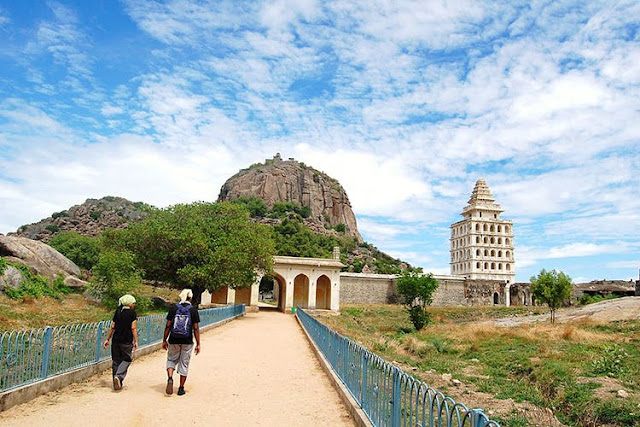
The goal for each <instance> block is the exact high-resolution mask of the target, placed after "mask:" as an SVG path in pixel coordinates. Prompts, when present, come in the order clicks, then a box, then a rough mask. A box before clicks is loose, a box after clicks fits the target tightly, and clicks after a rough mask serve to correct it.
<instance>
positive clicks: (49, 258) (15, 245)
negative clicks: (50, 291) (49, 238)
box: [0, 234, 86, 290]
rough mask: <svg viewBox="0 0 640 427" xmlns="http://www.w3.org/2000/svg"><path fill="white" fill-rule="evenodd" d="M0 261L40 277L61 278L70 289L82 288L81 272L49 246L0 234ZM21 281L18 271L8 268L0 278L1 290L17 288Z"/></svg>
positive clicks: (83, 283) (84, 283)
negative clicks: (22, 267)
mask: <svg viewBox="0 0 640 427" xmlns="http://www.w3.org/2000/svg"><path fill="white" fill-rule="evenodd" d="M0 257H2V259H3V260H5V261H8V262H12V263H16V264H20V265H24V266H26V267H28V268H29V270H31V271H32V272H34V273H36V274H39V275H40V276H42V277H44V278H46V279H49V280H55V279H56V278H57V277H58V276H62V278H63V279H64V283H65V285H67V286H70V287H80V288H81V287H84V286H85V285H86V282H84V281H83V280H81V279H80V275H81V271H80V268H79V267H78V266H77V265H75V264H74V263H73V262H71V261H70V260H69V259H67V258H66V257H65V256H64V255H62V254H61V253H60V252H58V251H56V250H55V249H53V248H52V247H51V246H49V245H47V244H45V243H42V242H39V241H37V240H31V239H28V238H25V237H18V236H4V235H2V234H0ZM22 280H23V277H22V274H21V272H20V270H18V269H17V268H15V267H13V266H10V265H9V266H7V267H6V268H4V271H2V274H0V290H2V289H3V288H4V287H5V286H7V287H11V288H17V287H19V286H20V284H21V282H22Z"/></svg>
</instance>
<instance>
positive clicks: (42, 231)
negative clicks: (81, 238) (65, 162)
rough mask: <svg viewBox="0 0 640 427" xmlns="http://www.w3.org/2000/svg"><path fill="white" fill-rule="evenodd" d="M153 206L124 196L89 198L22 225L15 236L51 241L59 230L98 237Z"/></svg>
mask: <svg viewBox="0 0 640 427" xmlns="http://www.w3.org/2000/svg"><path fill="white" fill-rule="evenodd" d="M151 209H153V208H152V207H151V206H149V205H147V204H145V203H142V202H131V201H129V200H127V199H123V198H122V197H113V196H107V197H103V198H102V199H87V200H86V201H85V202H84V203H82V204H81V205H76V206H72V207H71V208H69V209H67V210H64V211H61V212H56V213H54V214H53V215H51V216H50V217H49V218H45V219H43V220H41V221H39V222H37V223H34V224H29V225H23V226H22V227H20V228H19V229H18V231H17V232H16V233H12V234H13V235H17V236H22V237H27V238H29V239H33V240H42V241H44V242H48V241H49V240H50V239H51V238H52V237H53V236H54V235H55V234H56V233H58V232H60V231H75V232H77V233H80V234H82V235H85V236H96V235H98V234H100V232H102V231H103V230H105V229H107V228H124V227H126V226H127V225H128V224H129V223H130V222H133V221H139V220H141V219H142V218H144V217H145V216H146V215H147V214H148V212H149V211H150V210H151Z"/></svg>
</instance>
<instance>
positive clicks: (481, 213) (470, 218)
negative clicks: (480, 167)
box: [451, 179, 516, 283]
mask: <svg viewBox="0 0 640 427" xmlns="http://www.w3.org/2000/svg"><path fill="white" fill-rule="evenodd" d="M502 212H503V210H502V208H501V207H500V205H499V204H497V203H496V201H495V199H494V198H493V196H492V195H491V190H490V189H489V186H488V185H487V183H486V182H485V181H484V180H483V179H479V180H478V181H477V182H476V185H475V187H474V188H473V193H471V198H470V199H469V202H468V205H467V206H466V207H465V208H464V209H463V210H462V213H461V215H462V216H463V217H464V219H463V220H462V221H458V222H456V223H454V224H451V274H453V275H456V276H464V277H465V278H467V279H480V280H501V281H504V282H505V283H513V282H514V280H515V276H516V272H515V261H514V257H513V226H512V223H511V221H507V220H503V219H501V218H500V214H501V213H502Z"/></svg>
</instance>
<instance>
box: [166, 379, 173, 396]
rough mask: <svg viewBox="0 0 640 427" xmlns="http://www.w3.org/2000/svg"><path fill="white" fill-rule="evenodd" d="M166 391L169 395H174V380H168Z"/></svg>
mask: <svg viewBox="0 0 640 427" xmlns="http://www.w3.org/2000/svg"><path fill="white" fill-rule="evenodd" d="M165 391H166V392H167V394H173V378H169V379H168V380H167V389H166V390H165Z"/></svg>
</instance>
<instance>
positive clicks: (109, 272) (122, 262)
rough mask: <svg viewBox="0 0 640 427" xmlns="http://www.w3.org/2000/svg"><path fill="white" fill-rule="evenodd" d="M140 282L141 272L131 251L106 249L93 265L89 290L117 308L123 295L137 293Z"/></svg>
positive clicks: (104, 302)
mask: <svg viewBox="0 0 640 427" xmlns="http://www.w3.org/2000/svg"><path fill="white" fill-rule="evenodd" d="M140 284H141V277H140V272H139V271H138V269H137V268H136V265H135V259H134V256H133V254H132V253H131V252H127V251H121V252H116V251H105V252H103V253H102V254H100V257H99V259H98V262H97V263H96V265H95V266H94V267H93V279H92V281H91V285H90V288H89V291H90V293H91V294H92V295H94V296H95V297H97V298H98V299H99V300H100V301H102V303H103V304H105V305H107V306H109V307H112V308H115V307H117V306H118V299H119V298H120V297H121V296H122V295H124V294H127V293H131V294H133V293H135V292H136V290H137V288H138V287H139V286H140Z"/></svg>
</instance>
